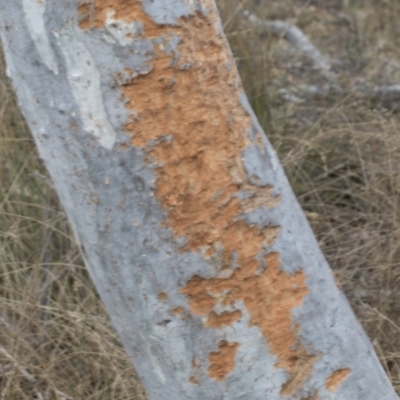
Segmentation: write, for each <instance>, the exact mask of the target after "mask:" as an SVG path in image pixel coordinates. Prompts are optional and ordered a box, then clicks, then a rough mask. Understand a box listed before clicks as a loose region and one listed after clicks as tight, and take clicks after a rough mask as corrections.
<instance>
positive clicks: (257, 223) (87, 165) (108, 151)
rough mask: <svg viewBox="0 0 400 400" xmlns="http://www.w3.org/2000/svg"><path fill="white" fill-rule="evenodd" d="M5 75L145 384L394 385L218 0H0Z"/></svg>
mask: <svg viewBox="0 0 400 400" xmlns="http://www.w3.org/2000/svg"><path fill="white" fill-rule="evenodd" d="M0 23H1V37H2V40H3V44H4V48H5V53H6V59H7V63H8V71H9V75H10V77H11V79H12V81H13V83H14V86H15V89H16V92H17V96H18V99H19V102H20V105H21V108H22V110H23V112H24V115H25V117H26V120H27V122H28V124H29V126H30V128H31V130H32V133H33V136H34V138H35V141H36V143H37V146H38V148H39V151H40V155H41V157H42V158H43V160H44V161H45V163H46V165H47V167H48V169H49V171H50V174H51V176H52V178H53V180H54V183H55V185H56V188H57V191H58V193H59V196H60V199H61V201H62V203H63V205H64V208H65V210H66V212H67V215H68V217H69V219H70V221H71V224H72V226H73V228H74V230H75V233H76V237H77V239H78V240H79V242H80V244H81V245H82V249H83V253H84V257H85V260H86V264H87V266H88V268H89V270H90V273H91V275H92V277H93V280H94V282H95V283H96V286H97V288H98V291H99V293H100V295H101V297H102V299H103V300H104V303H105V304H106V306H107V309H108V311H109V313H110V315H111V318H112V320H113V323H114V325H115V328H116V329H117V331H118V333H119V335H120V337H121V339H122V341H123V343H124V345H125V347H126V350H127V352H128V353H129V355H130V356H131V358H132V361H133V363H134V365H135V367H136V368H137V371H138V373H139V374H140V376H141V378H142V380H143V383H144V385H145V387H146V389H147V391H148V395H149V398H150V399H152V400H156V399H157V400H159V399H166V400H171V399H174V400H180V399H253V400H256V399H260V400H261V399H262V400H265V399H269V400H274V399H323V400H328V399H343V400H350V399H360V400H361V399H362V400H378V399H379V400H384V399H386V400H389V399H390V400H394V399H397V396H396V395H395V393H394V391H393V389H392V388H391V385H390V383H389V381H388V379H387V377H386V376H385V373H384V371H383V369H382V367H381V365H380V363H379V361H378V359H377V357H376V355H375V353H374V351H373V348H372V346H371V344H370V342H369V340H368V338H367V337H366V335H365V333H364V331H363V330H362V328H361V327H360V325H359V324H358V322H357V321H356V319H355V317H354V315H353V312H352V311H351V309H350V308H349V305H348V303H347V301H346V300H345V298H344V297H343V295H342V294H341V293H340V291H339V290H338V289H337V287H336V285H335V282H334V279H333V277H332V275H331V272H330V270H329V267H328V265H327V263H326V261H325V259H324V257H323V255H322V254H321V251H320V249H319V248H318V245H317V243H316V240H315V239H314V236H313V233H312V231H311V229H310V227H309V225H308V223H307V220H306V219H305V217H304V215H303V213H302V211H301V208H300V207H299V205H298V203H297V201H296V199H295V197H294V195H293V193H292V191H291V189H290V186H289V184H288V181H287V179H286V177H285V175H284V172H283V170H282V167H281V166H280V164H279V161H278V159H277V156H276V154H275V153H274V151H273V149H272V148H271V145H270V144H269V143H268V141H267V139H266V138H265V136H264V133H263V132H262V129H261V127H260V126H259V124H258V122H257V120H256V118H255V116H254V114H253V112H252V110H251V108H250V106H249V104H248V102H247V99H246V96H245V94H244V92H243V88H242V85H241V82H240V78H239V75H238V72H237V69H236V66H235V63H234V60H233V57H232V54H231V52H230V49H229V46H228V43H227V41H226V39H225V36H224V34H223V32H222V28H221V24H220V20H219V16H218V12H217V10H216V7H215V4H214V1H213V0H141V1H140V0H82V1H77V0H46V1H44V0H2V1H1V2H0Z"/></svg>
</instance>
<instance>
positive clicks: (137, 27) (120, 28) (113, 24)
mask: <svg viewBox="0 0 400 400" xmlns="http://www.w3.org/2000/svg"><path fill="white" fill-rule="evenodd" d="M114 15H115V11H114V10H110V11H108V12H107V18H106V23H105V27H106V29H107V31H108V33H109V34H110V35H111V36H112V37H113V38H114V39H115V40H116V41H117V42H118V43H119V44H120V45H121V46H129V45H131V44H132V43H133V39H134V38H135V36H136V35H137V34H138V33H140V31H141V29H142V26H141V24H140V23H138V22H136V21H133V22H131V23H129V24H128V23H126V22H125V21H122V20H119V19H114Z"/></svg>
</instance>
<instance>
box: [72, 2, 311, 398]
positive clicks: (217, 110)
mask: <svg viewBox="0 0 400 400" xmlns="http://www.w3.org/2000/svg"><path fill="white" fill-rule="evenodd" d="M86 3H89V2H86ZM206 3H207V4H206V5H207V6H209V12H208V14H207V15H203V14H200V13H196V14H194V15H192V16H190V17H188V18H181V19H180V20H179V25H176V26H170V25H158V24H156V23H155V22H154V21H153V20H152V19H151V18H150V17H149V16H148V15H147V14H145V13H144V12H143V10H142V5H141V1H138V0H93V1H92V2H91V4H92V6H91V8H90V10H91V13H89V14H87V15H86V14H85V15H83V14H82V16H81V18H82V19H81V23H80V26H81V28H82V29H88V28H94V27H97V28H102V27H104V24H105V20H106V17H107V13H112V15H113V18H114V19H121V20H123V21H125V22H127V23H130V22H133V21H138V22H141V23H142V25H143V31H142V33H141V34H140V35H139V36H140V37H142V38H144V37H145V38H147V39H150V40H151V39H157V44H156V43H155V42H154V58H153V60H152V61H151V65H152V69H151V72H150V73H148V74H145V75H139V76H137V77H135V78H133V79H131V80H130V81H129V82H127V83H126V84H124V85H123V87H122V90H123V93H124V97H125V100H126V107H127V108H128V109H129V110H131V111H133V112H134V114H135V118H133V119H132V121H131V122H129V123H128V124H127V125H126V131H127V132H129V133H130V134H131V135H132V145H134V146H136V147H142V148H143V149H145V150H146V151H147V154H148V162H154V163H155V165H156V168H155V171H156V179H157V181H156V188H157V189H156V192H155V196H156V198H157V199H158V200H159V201H160V203H161V204H162V206H163V207H164V208H165V209H166V210H167V211H168V218H167V220H166V221H165V223H164V226H166V227H168V228H169V229H171V231H172V232H173V233H174V235H175V236H176V237H181V236H184V237H185V238H186V240H187V243H186V245H185V247H184V248H182V249H181V250H182V251H192V252H202V254H204V255H205V257H206V258H207V259H208V260H210V262H212V261H213V262H214V263H215V262H216V261H215V260H217V265H216V268H217V269H218V271H219V272H218V273H217V275H216V277H214V278H211V279H205V278H203V277H200V276H193V277H192V278H191V279H190V280H189V282H187V284H186V286H185V287H183V288H182V289H181V293H183V294H185V295H186V296H187V298H188V303H189V308H190V310H191V312H192V313H193V314H196V315H199V316H202V317H205V321H206V322H205V324H206V325H207V326H209V327H212V328H214V329H221V328H223V327H224V326H229V325H232V324H233V323H235V322H236V321H237V320H239V319H240V318H241V317H242V311H239V310H236V311H224V312H222V313H217V312H216V311H215V310H214V308H215V306H216V305H217V304H219V305H220V306H225V307H227V308H228V309H232V307H233V308H234V307H235V304H236V303H237V302H243V304H244V306H245V308H246V312H248V313H249V315H250V325H251V326H257V327H258V328H259V329H260V330H261V331H262V333H263V334H264V336H265V337H266V339H267V343H268V345H269V346H270V349H271V351H272V352H273V353H274V354H275V355H276V356H277V358H278V360H279V362H278V363H277V367H279V368H284V369H285V370H287V371H288V372H289V373H290V378H289V380H288V381H287V382H286V384H285V385H284V387H283V388H282V393H283V394H291V393H294V392H295V391H296V390H297V389H298V388H300V387H302V385H303V382H304V381H305V380H306V379H307V378H308V377H309V376H310V374H311V373H312V368H313V364H314V362H315V360H316V359H317V357H316V356H315V355H312V354H309V352H308V351H307V350H306V349H304V348H303V347H302V345H301V344H300V342H299V340H298V337H297V328H296V327H295V326H294V325H293V323H292V318H291V316H292V310H293V308H295V307H299V306H301V304H302V302H303V299H304V297H305V296H306V295H307V294H308V288H307V286H306V276H305V274H304V272H303V271H302V270H299V271H297V272H295V273H293V274H291V275H288V274H286V273H285V272H283V271H282V270H281V269H280V261H279V254H278V253H269V254H266V255H264V258H263V262H262V263H261V265H260V261H258V258H257V257H258V256H260V254H262V253H264V254H265V253H266V247H267V246H271V245H272V244H273V243H274V242H275V240H276V238H277V237H278V235H279V233H280V230H281V228H280V227H277V226H268V227H265V228H259V227H258V226H256V225H249V224H248V223H247V222H245V221H244V220H243V219H241V218H240V216H241V215H242V214H243V213H248V212H250V211H252V210H254V209H256V208H259V207H261V206H264V207H267V208H272V207H275V206H277V205H279V203H280V198H279V197H278V196H276V195H275V194H274V190H273V188H272V187H270V186H263V187H262V186H260V185H258V186H257V185H254V184H251V183H250V180H249V178H248V176H247V173H246V171H245V168H244V165H243V162H242V151H243V149H244V148H246V146H248V144H249V139H248V130H249V128H250V127H251V125H252V120H251V117H250V115H249V114H248V113H247V112H246V111H245V109H244V107H243V106H242V104H241V103H240V100H239V95H240V94H241V92H242V91H243V89H242V87H241V84H240V78H239V75H238V72H237V69H236V68H235V67H234V66H233V58H232V56H231V53H230V50H229V46H228V44H227V42H226V40H225V39H224V38H223V37H221V36H220V34H219V32H218V28H217V20H218V15H217V13H216V11H215V10H214V8H213V6H212V4H211V3H210V4H209V2H208V1H207V2H206ZM84 10H85V11H86V10H87V9H86V8H85V9H84ZM173 37H179V41H180V42H179V45H178V48H177V52H178V54H179V58H178V59H174V57H173V55H172V54H167V53H166V52H165V51H164V49H165V45H166V44H168V43H169V41H170V40H171V38H173ZM167 137H168V138H169V139H168V140H167V139H166V138H167ZM256 137H258V139H257V140H255V143H258V141H259V135H258V136H256ZM163 138H164V139H165V140H163ZM252 178H253V177H252ZM254 178H256V177H254ZM254 181H256V180H255V179H252V182H254ZM239 192H241V193H246V197H245V198H244V199H240V198H239V197H238V193H239ZM217 256H218V257H217ZM233 258H234V259H235V261H234V262H235V268H234V266H233V265H232V259H233ZM175 310H177V309H175ZM173 313H174V312H173ZM238 346H239V343H228V342H226V341H222V342H220V343H219V350H218V351H216V352H212V353H211V354H210V356H209V361H210V367H209V370H208V373H209V375H210V377H212V378H213V379H216V380H222V379H224V378H225V377H226V376H227V374H228V373H229V372H231V371H232V370H233V369H234V366H235V355H236V351H237V349H238Z"/></svg>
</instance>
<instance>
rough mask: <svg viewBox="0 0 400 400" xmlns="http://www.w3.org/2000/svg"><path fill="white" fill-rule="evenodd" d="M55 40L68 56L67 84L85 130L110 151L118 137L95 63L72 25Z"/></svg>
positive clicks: (65, 55)
mask: <svg viewBox="0 0 400 400" xmlns="http://www.w3.org/2000/svg"><path fill="white" fill-rule="evenodd" d="M56 37H57V38H58V43H59V46H60V48H61V50H62V52H63V54H64V57H65V61H66V67H67V73H68V81H69V84H70V86H71V89H72V94H73V96H74V98H75V100H76V102H77V103H78V106H79V110H80V113H81V117H82V120H83V125H84V129H85V130H86V131H88V132H90V133H91V134H92V135H93V136H95V137H96V138H98V139H99V142H100V144H101V145H102V146H103V147H105V148H106V149H109V150H111V149H112V148H113V146H114V143H115V140H116V137H117V134H116V132H115V130H114V128H113V126H112V125H111V122H110V120H109V117H108V114H107V111H106V108H105V106H104V101H103V94H102V92H101V82H100V72H99V70H98V69H97V66H96V63H95V60H94V58H93V56H92V54H91V53H90V51H89V49H88V48H87V47H86V45H85V44H84V43H83V42H82V41H81V40H80V39H79V38H78V37H77V36H76V34H75V32H74V29H73V27H72V26H71V25H67V26H65V27H64V28H63V29H62V31H61V32H60V34H59V35H57V34H56Z"/></svg>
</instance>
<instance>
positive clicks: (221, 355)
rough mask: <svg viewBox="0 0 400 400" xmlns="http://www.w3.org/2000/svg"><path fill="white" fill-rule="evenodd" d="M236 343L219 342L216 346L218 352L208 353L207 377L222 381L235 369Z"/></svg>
mask: <svg viewBox="0 0 400 400" xmlns="http://www.w3.org/2000/svg"><path fill="white" fill-rule="evenodd" d="M237 348H238V343H229V342H227V341H226V340H221V341H220V342H219V344H218V351H215V352H212V353H210V367H209V368H208V375H209V376H210V377H211V378H213V379H215V380H217V381H222V380H223V379H225V377H226V375H228V374H229V372H231V371H232V370H233V368H234V367H235V356H236V351H237Z"/></svg>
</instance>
